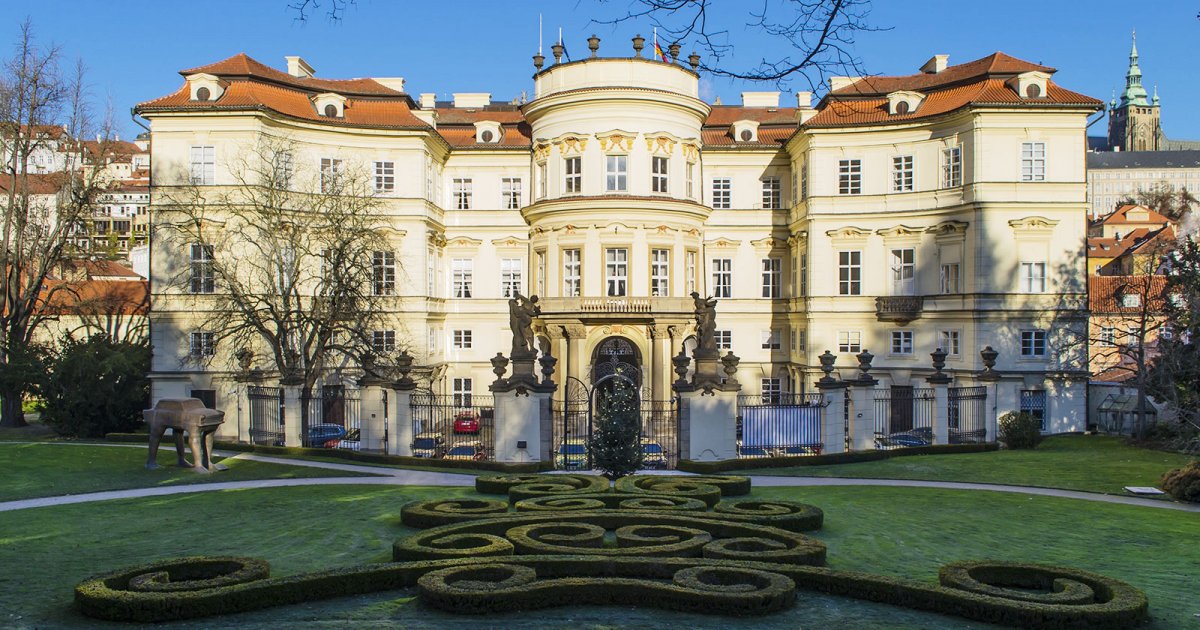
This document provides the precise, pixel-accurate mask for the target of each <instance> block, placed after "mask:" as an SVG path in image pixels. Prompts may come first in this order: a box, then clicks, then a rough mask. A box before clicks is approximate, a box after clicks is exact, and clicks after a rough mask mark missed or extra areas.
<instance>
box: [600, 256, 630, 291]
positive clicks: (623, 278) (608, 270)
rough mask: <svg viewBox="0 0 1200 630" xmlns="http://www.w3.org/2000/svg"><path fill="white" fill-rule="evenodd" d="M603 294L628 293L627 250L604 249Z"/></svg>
mask: <svg viewBox="0 0 1200 630" xmlns="http://www.w3.org/2000/svg"><path fill="white" fill-rule="evenodd" d="M604 280H605V295H607V296H608V297H625V296H627V295H629V250H628V249H625V248H623V247H610V248H607V249H605V250H604Z"/></svg>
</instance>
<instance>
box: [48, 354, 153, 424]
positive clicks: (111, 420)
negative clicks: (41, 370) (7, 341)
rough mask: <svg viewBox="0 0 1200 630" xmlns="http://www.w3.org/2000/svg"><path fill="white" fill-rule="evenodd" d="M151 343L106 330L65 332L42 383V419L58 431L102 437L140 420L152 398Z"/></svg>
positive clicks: (140, 421)
mask: <svg viewBox="0 0 1200 630" xmlns="http://www.w3.org/2000/svg"><path fill="white" fill-rule="evenodd" d="M149 369H150V347H149V346H146V345H140V344H131V343H118V342H115V341H112V340H111V339H109V338H108V337H107V336H105V335H93V336H92V337H90V338H88V339H87V340H85V341H76V340H74V339H70V338H64V340H63V345H62V348H61V350H60V351H59V353H58V355H57V356H56V357H54V359H53V360H52V361H51V362H50V365H49V373H48V374H46V376H45V377H44V379H45V380H44V383H43V385H42V387H41V391H42V395H43V397H44V398H45V401H46V402H45V405H44V407H43V409H42V419H43V421H44V422H45V423H46V424H47V425H49V426H50V427H51V428H53V429H54V430H55V431H57V432H58V433H59V434H60V435H69V436H75V437H103V436H104V434H106V433H109V432H110V431H132V430H135V429H137V428H139V427H141V426H142V424H143V422H142V410H143V409H145V408H146V406H147V404H148V403H149V398H150V379H148V378H146V372H148V371H149Z"/></svg>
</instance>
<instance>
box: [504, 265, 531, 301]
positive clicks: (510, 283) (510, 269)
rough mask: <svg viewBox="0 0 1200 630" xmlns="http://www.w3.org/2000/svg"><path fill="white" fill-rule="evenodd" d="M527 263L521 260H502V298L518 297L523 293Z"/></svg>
mask: <svg viewBox="0 0 1200 630" xmlns="http://www.w3.org/2000/svg"><path fill="white" fill-rule="evenodd" d="M524 266H525V261H523V260H522V259H520V258H501V259H500V297H506V298H511V297H517V295H518V294H520V293H521V289H522V284H523V281H524V278H523V277H522V276H523V275H524V274H523V273H522V272H523V271H524V270H523V269H522V267H524Z"/></svg>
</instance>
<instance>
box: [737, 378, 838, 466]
mask: <svg viewBox="0 0 1200 630" xmlns="http://www.w3.org/2000/svg"><path fill="white" fill-rule="evenodd" d="M828 404H829V402H828V401H827V400H826V399H825V396H824V395H822V394H820V393H816V394H792V393H788V392H782V393H778V392H777V393H771V394H761V395H744V396H738V413H737V428H736V434H737V456H738V457H741V458H755V457H775V456H787V455H820V454H821V451H822V449H824V447H825V444H824V442H823V437H822V436H823V431H822V428H823V426H824V416H825V407H826V406H827V405H828Z"/></svg>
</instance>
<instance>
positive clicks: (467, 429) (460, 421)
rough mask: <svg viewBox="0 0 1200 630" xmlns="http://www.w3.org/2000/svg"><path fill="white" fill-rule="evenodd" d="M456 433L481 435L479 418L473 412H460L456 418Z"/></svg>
mask: <svg viewBox="0 0 1200 630" xmlns="http://www.w3.org/2000/svg"><path fill="white" fill-rule="evenodd" d="M454 432H455V433H472V434H475V433H479V416H477V415H475V412H473V411H460V412H458V415H456V416H454Z"/></svg>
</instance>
